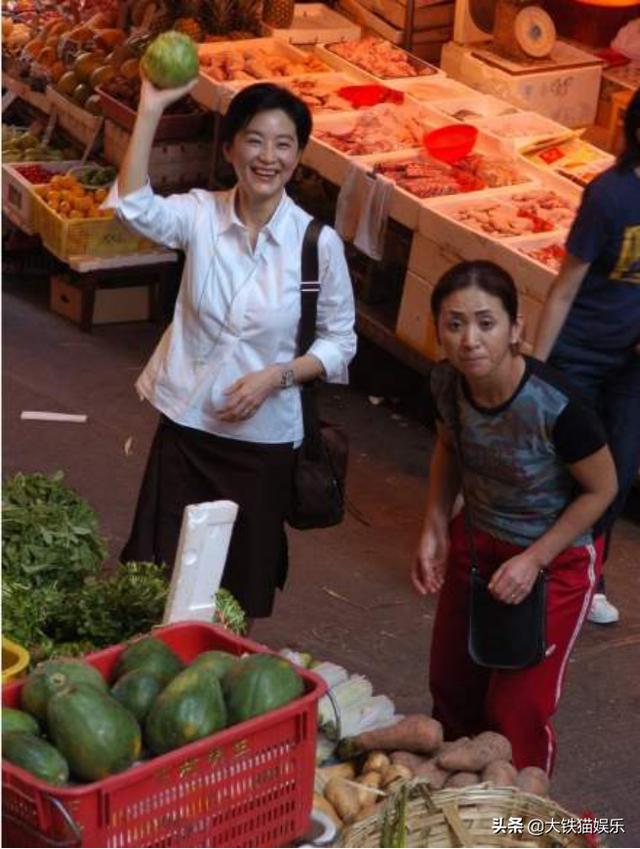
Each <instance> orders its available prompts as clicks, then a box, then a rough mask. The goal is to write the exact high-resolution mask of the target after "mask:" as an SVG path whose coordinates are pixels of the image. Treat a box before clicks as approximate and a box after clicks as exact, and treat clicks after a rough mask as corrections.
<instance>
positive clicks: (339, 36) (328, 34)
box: [262, 3, 362, 44]
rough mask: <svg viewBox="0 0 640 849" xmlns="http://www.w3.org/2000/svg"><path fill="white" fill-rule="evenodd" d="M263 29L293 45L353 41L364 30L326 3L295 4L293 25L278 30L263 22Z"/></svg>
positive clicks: (267, 33) (265, 32)
mask: <svg viewBox="0 0 640 849" xmlns="http://www.w3.org/2000/svg"><path fill="white" fill-rule="evenodd" d="M262 28H263V32H264V34H265V35H267V36H272V37H273V38H280V39H282V40H283V41H288V42H290V43H291V44H323V43H324V42H331V43H334V42H336V41H352V40H354V39H358V38H360V35H361V32H362V30H361V29H360V27H359V26H358V25H357V24H355V23H354V22H353V21H350V20H349V18H345V17H344V15H340V14H339V13H338V12H336V11H335V10H334V9H330V8H329V6H325V4H324V3H296V4H295V6H294V11H293V21H292V22H291V26H290V27H288V28H287V29H278V28H276V27H272V26H269V24H265V23H263V25H262Z"/></svg>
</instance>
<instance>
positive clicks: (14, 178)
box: [2, 159, 94, 236]
mask: <svg viewBox="0 0 640 849" xmlns="http://www.w3.org/2000/svg"><path fill="white" fill-rule="evenodd" d="M92 164H94V163H91V162H88V163H87V165H92ZM30 165H40V166H41V167H42V168H46V169H47V171H51V172H52V173H53V174H66V173H67V171H68V170H69V169H70V168H73V167H74V165H80V160H79V159H73V160H71V159H69V160H64V161H63V160H46V161H44V162H11V163H7V164H6V165H3V166H2V174H3V180H2V211H3V212H4V214H5V215H6V216H7V218H8V219H9V220H10V221H12V222H13V223H14V224H15V225H16V227H19V228H20V229H21V230H22V231H23V232H24V233H27V234H28V235H29V236H31V235H33V233H34V232H35V231H34V228H33V197H34V195H35V186H34V184H33V183H30V182H29V180H27V179H25V178H24V177H23V176H22V174H21V173H20V172H19V171H18V170H17V169H18V168H22V167H28V166H30Z"/></svg>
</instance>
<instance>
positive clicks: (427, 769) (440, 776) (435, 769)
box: [413, 758, 450, 790]
mask: <svg viewBox="0 0 640 849" xmlns="http://www.w3.org/2000/svg"><path fill="white" fill-rule="evenodd" d="M449 775H450V773H448V772H447V771H446V770H445V769H440V767H439V766H438V759H437V758H429V760H425V761H424V763H422V764H420V766H419V767H418V768H417V769H415V770H414V773H413V777H414V778H421V779H422V780H423V781H426V783H427V784H428V785H429V787H430V788H431V789H432V790H441V789H442V788H443V787H444V785H445V783H446V781H447V779H448V778H449Z"/></svg>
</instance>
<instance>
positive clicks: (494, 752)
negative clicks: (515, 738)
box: [438, 731, 511, 772]
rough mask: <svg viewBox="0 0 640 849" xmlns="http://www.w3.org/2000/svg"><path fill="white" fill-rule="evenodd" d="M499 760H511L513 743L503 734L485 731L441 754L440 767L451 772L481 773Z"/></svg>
mask: <svg viewBox="0 0 640 849" xmlns="http://www.w3.org/2000/svg"><path fill="white" fill-rule="evenodd" d="M498 760H502V761H510V760H511V743H510V742H509V741H508V740H507V738H506V737H503V736H502V734H496V732H495V731H483V733H482V734H478V736H477V737H474V738H473V739H472V740H470V741H468V742H466V743H464V744H462V745H460V746H452V747H451V748H449V749H447V750H446V751H444V752H443V753H442V754H439V755H438V766H440V767H441V768H442V769H446V770H448V771H449V772H479V771H481V770H483V769H484V768H485V767H486V766H487V765H488V764H490V763H491V762H492V761H498Z"/></svg>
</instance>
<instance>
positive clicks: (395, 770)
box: [380, 764, 413, 788]
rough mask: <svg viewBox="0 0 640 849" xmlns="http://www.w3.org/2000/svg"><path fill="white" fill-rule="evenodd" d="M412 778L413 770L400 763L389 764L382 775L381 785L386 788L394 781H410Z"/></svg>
mask: <svg viewBox="0 0 640 849" xmlns="http://www.w3.org/2000/svg"><path fill="white" fill-rule="evenodd" d="M412 778H413V772H412V771H411V770H410V769H409V768H408V767H406V766H402V764H391V766H390V767H389V769H388V770H387V771H386V772H385V773H384V775H383V776H382V782H381V785H380V786H381V787H384V788H387V787H389V785H390V784H393V782H394V781H410V780H411V779H412Z"/></svg>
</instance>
